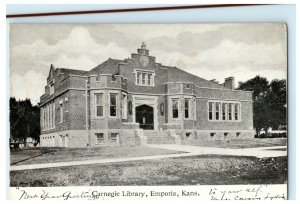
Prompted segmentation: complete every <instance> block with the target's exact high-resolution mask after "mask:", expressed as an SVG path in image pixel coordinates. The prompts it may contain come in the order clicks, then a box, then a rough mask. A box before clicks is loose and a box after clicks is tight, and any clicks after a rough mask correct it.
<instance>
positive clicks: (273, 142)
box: [191, 138, 287, 149]
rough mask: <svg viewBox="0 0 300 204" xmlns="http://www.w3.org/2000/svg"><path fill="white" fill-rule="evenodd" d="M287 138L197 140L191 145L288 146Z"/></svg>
mask: <svg viewBox="0 0 300 204" xmlns="http://www.w3.org/2000/svg"><path fill="white" fill-rule="evenodd" d="M286 144H287V140H286V139H278V138H264V139H262V138H259V139H258V138H253V139H232V140H212V141H196V142H192V144H191V145H195V146H203V147H219V148H231V149H239V148H255V147H273V146H286Z"/></svg>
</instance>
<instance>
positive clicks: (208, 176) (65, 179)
mask: <svg viewBox="0 0 300 204" xmlns="http://www.w3.org/2000/svg"><path fill="white" fill-rule="evenodd" d="M10 181H11V183H10V185H11V186H113V185H227V184H230V185H234V184H280V183H286V182H287V157H277V158H266V159H257V158H254V157H236V156H216V155H205V156H194V157H185V158H183V157H180V158H168V159H161V160H148V161H131V162H122V163H115V164H94V165H83V166H70V167H58V168H48V169H36V170H24V171H12V172H10Z"/></svg>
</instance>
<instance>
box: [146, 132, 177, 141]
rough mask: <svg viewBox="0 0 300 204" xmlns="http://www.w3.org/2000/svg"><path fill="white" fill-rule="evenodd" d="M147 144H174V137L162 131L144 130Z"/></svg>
mask: <svg viewBox="0 0 300 204" xmlns="http://www.w3.org/2000/svg"><path fill="white" fill-rule="evenodd" d="M144 136H145V137H146V138H147V144H175V138H173V137H171V136H170V135H168V134H167V133H166V132H164V131H156V130H144Z"/></svg>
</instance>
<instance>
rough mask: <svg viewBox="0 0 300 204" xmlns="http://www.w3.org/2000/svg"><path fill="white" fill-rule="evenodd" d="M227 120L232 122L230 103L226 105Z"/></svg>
mask: <svg viewBox="0 0 300 204" xmlns="http://www.w3.org/2000/svg"><path fill="white" fill-rule="evenodd" d="M228 120H232V103H229V104H228Z"/></svg>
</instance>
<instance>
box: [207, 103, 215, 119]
mask: <svg viewBox="0 0 300 204" xmlns="http://www.w3.org/2000/svg"><path fill="white" fill-rule="evenodd" d="M213 104H214V103H213V102H209V103H208V106H209V107H208V109H209V110H208V119H209V120H212V119H213Z"/></svg>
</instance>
